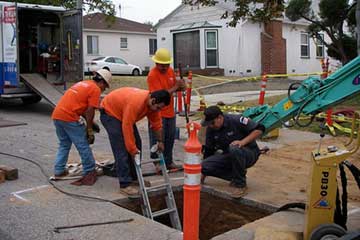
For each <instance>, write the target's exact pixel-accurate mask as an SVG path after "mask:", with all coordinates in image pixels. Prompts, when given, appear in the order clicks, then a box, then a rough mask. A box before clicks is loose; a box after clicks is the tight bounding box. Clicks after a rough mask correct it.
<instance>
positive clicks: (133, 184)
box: [130, 179, 151, 187]
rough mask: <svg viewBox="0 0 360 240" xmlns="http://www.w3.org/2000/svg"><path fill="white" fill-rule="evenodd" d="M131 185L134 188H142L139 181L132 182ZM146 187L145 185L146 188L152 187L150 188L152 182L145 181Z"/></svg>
mask: <svg viewBox="0 0 360 240" xmlns="http://www.w3.org/2000/svg"><path fill="white" fill-rule="evenodd" d="M130 185H131V186H134V187H139V186H140V184H139V181H138V180H135V181H132V182H131V183H130ZM144 185H145V187H150V186H151V183H150V181H148V180H145V179H144Z"/></svg>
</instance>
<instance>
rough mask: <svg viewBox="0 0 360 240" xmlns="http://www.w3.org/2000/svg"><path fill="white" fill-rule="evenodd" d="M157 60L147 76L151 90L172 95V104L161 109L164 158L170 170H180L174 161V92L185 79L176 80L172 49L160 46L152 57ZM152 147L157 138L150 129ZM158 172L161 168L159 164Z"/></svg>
mask: <svg viewBox="0 0 360 240" xmlns="http://www.w3.org/2000/svg"><path fill="white" fill-rule="evenodd" d="M152 60H153V61H154V62H155V67H153V68H152V69H151V70H150V72H149V74H148V77H147V83H148V87H149V90H150V92H154V91H157V90H160V89H166V90H167V91H168V92H169V93H170V95H171V100H170V104H169V105H168V106H166V107H164V108H163V109H162V110H161V118H162V126H163V139H162V141H163V143H164V152H163V154H164V159H165V163H166V167H167V169H169V170H178V169H181V168H182V167H181V166H179V165H176V164H175V163H174V162H173V148H174V142H175V132H176V119H175V117H176V116H175V111H174V96H173V93H174V92H176V91H178V90H181V89H183V88H184V87H185V83H184V80H176V77H175V73H174V69H173V68H172V67H170V63H171V62H172V60H173V59H172V57H171V54H170V51H169V50H167V49H165V48H159V49H158V50H157V51H156V53H155V55H154V56H153V57H152ZM149 137H150V147H151V146H153V145H155V144H156V142H157V140H156V138H155V137H154V135H153V134H152V132H151V130H149ZM157 157H158V156H157V154H156V153H152V154H151V158H157ZM156 170H157V172H158V171H160V169H159V168H158V166H157V169H156Z"/></svg>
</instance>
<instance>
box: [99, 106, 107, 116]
mask: <svg viewBox="0 0 360 240" xmlns="http://www.w3.org/2000/svg"><path fill="white" fill-rule="evenodd" d="M99 111H100V113H103V114H106V115H109V114H107V113H106V111H105V109H104V108H99Z"/></svg>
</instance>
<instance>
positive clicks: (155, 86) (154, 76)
mask: <svg viewBox="0 0 360 240" xmlns="http://www.w3.org/2000/svg"><path fill="white" fill-rule="evenodd" d="M147 83H148V87H149V90H150V92H154V91H156V90H161V89H166V90H168V89H170V88H172V87H173V86H174V85H175V83H176V77H175V73H174V69H172V67H169V68H168V70H167V72H166V73H160V71H159V70H158V69H157V68H156V67H153V68H152V69H151V71H150V72H149V74H148V77H147ZM174 116H175V111H174V96H171V97H170V104H169V105H168V106H165V107H164V108H163V109H161V117H165V118H172V117H174Z"/></svg>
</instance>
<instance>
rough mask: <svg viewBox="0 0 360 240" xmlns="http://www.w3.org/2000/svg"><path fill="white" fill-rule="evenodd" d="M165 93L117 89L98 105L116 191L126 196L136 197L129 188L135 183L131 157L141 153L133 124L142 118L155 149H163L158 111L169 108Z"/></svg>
mask: <svg viewBox="0 0 360 240" xmlns="http://www.w3.org/2000/svg"><path fill="white" fill-rule="evenodd" d="M169 103H170V94H169V92H168V91H167V90H158V91H154V92H152V93H150V92H149V91H147V90H141V89H137V88H130V87H125V88H119V89H117V90H114V91H112V92H110V93H109V94H108V95H107V96H105V98H104V99H103V101H102V102H101V110H100V112H101V115H100V120H101V123H102V124H103V125H104V127H105V129H106V131H107V133H108V135H109V140H110V145H111V149H112V152H113V155H114V159H115V165H116V172H117V176H118V178H119V183H120V192H121V193H123V194H126V195H128V196H131V195H138V189H137V188H135V187H134V186H133V184H132V183H133V182H134V181H136V180H137V176H136V170H135V165H134V158H135V155H136V154H138V153H140V152H141V138H140V135H139V131H138V129H137V127H136V122H138V121H140V120H141V119H143V118H144V117H145V116H146V117H147V118H148V120H149V122H150V126H151V129H152V130H153V131H154V134H155V137H156V139H157V140H158V150H159V151H163V150H164V144H163V143H162V123H161V115H160V110H161V109H162V108H163V107H165V106H167V105H169Z"/></svg>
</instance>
